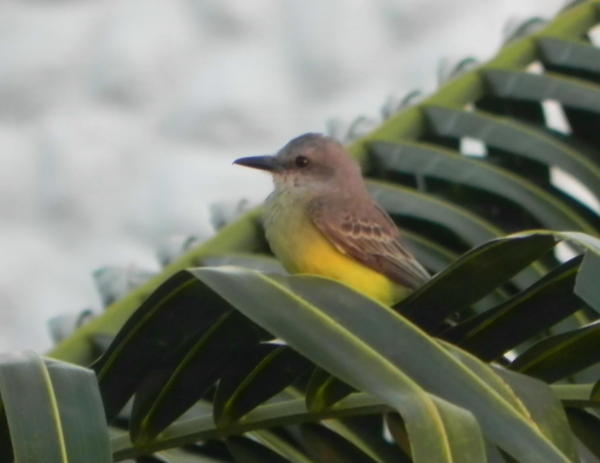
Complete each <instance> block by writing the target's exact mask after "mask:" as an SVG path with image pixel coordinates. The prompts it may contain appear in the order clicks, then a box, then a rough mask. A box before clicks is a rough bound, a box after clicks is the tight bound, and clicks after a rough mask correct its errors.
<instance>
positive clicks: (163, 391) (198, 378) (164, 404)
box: [131, 311, 258, 442]
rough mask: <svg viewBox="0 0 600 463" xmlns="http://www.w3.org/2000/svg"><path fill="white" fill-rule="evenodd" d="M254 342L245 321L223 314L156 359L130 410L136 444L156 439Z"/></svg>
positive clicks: (235, 313) (253, 333)
mask: <svg viewBox="0 0 600 463" xmlns="http://www.w3.org/2000/svg"><path fill="white" fill-rule="evenodd" d="M257 342H258V337H257V336H256V333H255V331H254V330H253V329H251V326H250V324H249V323H248V321H247V320H246V319H245V318H244V317H242V316H241V315H240V314H239V313H237V312H233V311H230V312H225V313H224V314H223V315H221V317H219V318H218V319H217V321H216V322H215V323H214V324H213V325H212V326H211V327H210V328H209V329H208V330H207V331H206V332H204V333H202V334H201V336H200V337H199V339H198V340H197V341H196V342H193V343H192V344H191V345H190V346H189V349H186V350H185V351H184V352H181V355H177V354H178V353H179V352H178V351H175V354H176V355H174V356H173V357H171V358H168V359H167V360H165V361H164V362H162V363H158V364H157V365H155V367H154V368H153V369H152V371H151V372H150V373H149V374H148V375H147V376H146V377H145V378H144V379H143V381H142V383H141V385H140V387H139V389H137V391H136V395H135V400H134V403H133V410H132V414H131V435H132V438H133V440H134V441H135V442H143V441H147V440H150V439H152V438H154V437H155V436H156V435H157V434H158V433H160V432H161V431H162V430H163V429H164V428H165V427H167V426H168V425H169V424H171V423H172V422H173V421H174V420H175V419H176V418H177V417H178V416H180V415H181V414H182V413H183V412H185V411H186V410H187V409H188V408H189V407H191V406H192V405H193V404H194V403H195V402H196V401H198V400H199V399H200V398H201V397H202V396H203V395H204V394H205V393H206V391H207V390H208V388H209V387H210V386H212V385H214V384H215V383H216V381H217V380H218V379H219V378H220V377H221V376H222V375H223V374H224V372H225V371H226V370H227V369H228V368H230V367H231V365H232V364H235V363H236V362H235V360H236V359H237V358H239V357H240V356H241V354H243V353H244V352H245V350H246V349H248V348H251V347H252V346H254V345H255V344H256V343H257Z"/></svg>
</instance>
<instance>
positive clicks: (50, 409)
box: [0, 352, 112, 463]
mask: <svg viewBox="0 0 600 463" xmlns="http://www.w3.org/2000/svg"><path fill="white" fill-rule="evenodd" d="M0 396H1V397H2V403H3V407H4V411H5V412H6V417H7V424H8V428H9V430H10V436H11V441H12V448H13V453H14V458H15V461H18V462H19V463H39V462H41V461H48V462H50V461H51V462H56V463H59V462H65V463H66V462H71V463H88V462H89V463H95V462H97V463H109V462H111V461H112V460H111V455H110V446H109V440H108V428H107V426H106V419H105V417H104V409H103V407H102V402H101V400H100V393H99V391H98V386H97V383H96V378H95V376H94V374H93V372H92V371H90V370H88V369H85V368H82V367H78V366H75V365H72V364H68V363H63V362H57V361H48V363H44V361H43V360H42V359H41V358H40V357H39V356H37V355H36V354H34V353H30V352H23V353H18V354H4V355H2V356H0Z"/></svg>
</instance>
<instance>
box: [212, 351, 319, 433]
mask: <svg viewBox="0 0 600 463" xmlns="http://www.w3.org/2000/svg"><path fill="white" fill-rule="evenodd" d="M248 349H250V352H249V356H250V357H251V358H250V359H249V360H248V361H247V360H246V359H247V356H244V357H243V359H244V361H243V362H239V363H238V364H237V365H234V366H232V367H230V368H228V371H227V372H226V373H225V374H224V375H223V377H222V378H221V380H220V382H219V386H218V388H217V392H216V395H215V399H214V416H215V421H216V423H217V425H219V426H221V427H224V426H228V425H230V424H231V423H233V422H235V421H236V420H237V419H239V418H240V417H242V416H244V415H245V414H246V413H247V412H249V411H250V410H252V409H253V408H254V407H256V406H258V405H260V404H261V403H263V402H264V401H266V400H267V399H269V398H271V397H273V396H274V395H275V394H277V393H278V392H281V391H282V390H283V389H284V388H285V387H287V386H289V385H290V384H291V383H292V382H293V381H295V380H296V379H298V377H300V376H303V375H307V374H308V372H309V371H310V370H311V369H313V368H314V367H313V365H312V363H310V362H309V361H308V360H306V359H305V358H304V357H302V356H301V355H300V354H298V353H297V352H295V351H293V350H292V349H290V348H289V347H287V346H276V345H270V344H260V345H258V346H257V347H254V348H251V347H250V346H249V347H248Z"/></svg>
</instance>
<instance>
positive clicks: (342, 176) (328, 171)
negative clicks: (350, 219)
mask: <svg viewBox="0 0 600 463" xmlns="http://www.w3.org/2000/svg"><path fill="white" fill-rule="evenodd" d="M234 163H235V164H240V165H243V166H247V167H253V168H255V169H261V170H266V171H269V172H270V173H271V174H272V175H273V180H274V183H275V189H276V190H279V189H286V190H288V191H292V190H297V191H298V192H299V193H305V192H307V191H308V192H312V193H315V194H319V193H324V192H328V191H335V190H343V189H352V188H364V186H363V182H362V177H361V174H360V169H359V167H358V164H357V163H356V162H355V161H354V160H353V159H352V158H351V157H350V156H349V155H348V153H347V152H346V150H345V149H344V147H343V146H342V145H341V144H340V143H339V142H337V141H336V140H334V139H333V138H330V137H326V136H324V135H321V134H317V133H307V134H304V135H300V136H299V137H297V138H294V139H293V140H291V141H290V142H288V143H287V144H286V145H285V146H284V147H283V148H281V150H279V151H278V152H277V154H276V155H274V156H252V157H247V158H240V159H237V160H235V161H234Z"/></svg>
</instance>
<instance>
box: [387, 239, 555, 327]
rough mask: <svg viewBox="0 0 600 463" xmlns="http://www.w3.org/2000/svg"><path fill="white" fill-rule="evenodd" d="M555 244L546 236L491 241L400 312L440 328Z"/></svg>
mask: <svg viewBox="0 0 600 463" xmlns="http://www.w3.org/2000/svg"><path fill="white" fill-rule="evenodd" d="M554 244H555V240H554V238H552V237H551V236H545V235H529V236H528V237H525V238H521V237H519V238H514V237H507V238H500V239H496V240H493V241H489V242H487V243H486V244H484V245H482V246H479V247H478V248H475V249H473V250H471V251H469V252H468V253H466V254H464V255H463V256H461V257H460V258H459V259H458V260H457V261H456V262H454V263H453V264H452V265H451V266H450V267H448V268H446V269H445V270H444V271H442V272H440V273H439V274H437V275H436V276H435V277H434V278H433V279H431V280H430V281H429V282H427V283H426V284H425V285H423V286H422V287H421V288H419V289H417V290H416V291H415V292H414V293H412V294H411V295H410V296H409V297H408V298H407V299H405V300H404V301H403V302H402V303H401V304H400V305H399V306H398V310H400V311H401V312H402V314H404V315H405V316H407V317H409V318H410V319H411V320H413V321H414V322H415V323H417V324H418V325H419V326H426V327H427V328H429V329H434V328H437V327H439V326H440V324H441V322H442V321H443V320H444V318H445V317H446V316H447V315H449V314H451V313H452V312H455V311H459V310H464V309H466V308H467V307H469V306H470V305H471V304H473V303H474V302H476V301H478V300H479V299H481V298H482V297H483V296H484V295H486V294H487V293H489V292H490V291H492V290H493V289H494V288H496V287H498V286H499V285H501V284H502V283H504V282H506V281H507V280H509V279H510V278H511V277H512V276H514V275H515V274H516V273H517V272H519V271H520V270H521V269H523V268H524V267H526V266H527V265H528V264H530V263H531V262H533V261H535V260H536V259H538V258H539V257H541V256H542V255H544V254H545V253H547V252H548V251H549V250H550V249H552V247H553V246H554ZM458 288H460V290H458Z"/></svg>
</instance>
